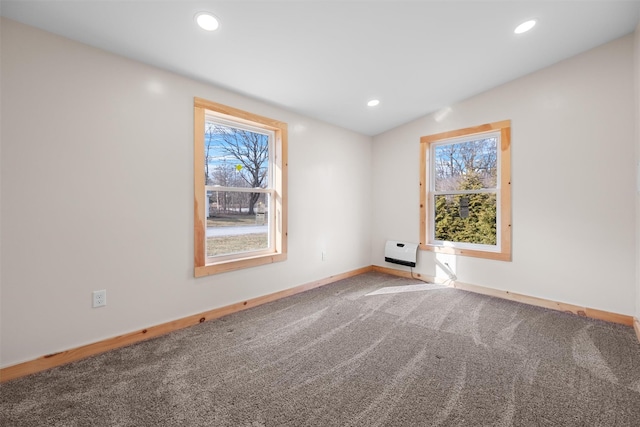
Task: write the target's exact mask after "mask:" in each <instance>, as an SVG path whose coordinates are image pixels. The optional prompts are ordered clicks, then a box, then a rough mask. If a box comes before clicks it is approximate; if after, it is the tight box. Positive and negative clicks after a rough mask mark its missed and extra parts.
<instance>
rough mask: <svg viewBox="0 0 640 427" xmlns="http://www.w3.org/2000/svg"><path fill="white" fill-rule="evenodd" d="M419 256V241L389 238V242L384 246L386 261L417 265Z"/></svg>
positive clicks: (410, 265)
mask: <svg viewBox="0 0 640 427" xmlns="http://www.w3.org/2000/svg"><path fill="white" fill-rule="evenodd" d="M417 256H418V244H417V243H407V242H396V241H394V240H387V243H386V245H385V247H384V260H385V261H386V262H392V263H394V264H400V265H407V266H409V267H415V266H416V259H417Z"/></svg>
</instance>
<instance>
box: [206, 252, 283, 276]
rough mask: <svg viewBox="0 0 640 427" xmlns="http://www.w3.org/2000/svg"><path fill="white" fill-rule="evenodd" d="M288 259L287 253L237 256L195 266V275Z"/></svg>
mask: <svg viewBox="0 0 640 427" xmlns="http://www.w3.org/2000/svg"><path fill="white" fill-rule="evenodd" d="M286 259H287V254H286V253H275V254H274V253H272V254H267V255H254V256H247V257H243V258H240V257H238V258H235V259H233V260H228V261H219V262H216V263H212V264H207V265H204V266H201V267H195V269H194V276H195V277H204V276H209V275H212V274H219V273H226V272H229V271H234V270H240V269H243V268H248V267H255V266H258V265H265V264H273V263H274V262H281V261H285V260H286Z"/></svg>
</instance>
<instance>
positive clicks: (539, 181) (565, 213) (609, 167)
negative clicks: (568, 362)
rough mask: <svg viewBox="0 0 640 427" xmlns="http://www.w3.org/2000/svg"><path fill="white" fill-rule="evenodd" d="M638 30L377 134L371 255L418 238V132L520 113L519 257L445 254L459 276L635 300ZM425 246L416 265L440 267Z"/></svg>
mask: <svg viewBox="0 0 640 427" xmlns="http://www.w3.org/2000/svg"><path fill="white" fill-rule="evenodd" d="M633 72H634V70H633V37H632V36H627V37H624V38H622V39H618V40H616V41H613V42H611V43H609V44H606V45H604V46H601V47H598V48H596V49H593V50H591V51H588V52H586V53H583V54H581V55H579V56H576V57H573V58H571V59H568V60H566V61H563V62H561V63H558V64H556V65H553V66H551V67H549V68H546V69H543V70H540V71H538V72H536V73H533V74H530V75H528V76H525V77H523V78H520V79H518V80H515V81H512V82H510V83H508V84H505V85H503V86H501V87H498V88H495V89H493V90H490V91H488V92H485V93H482V94H480V95H478V96H475V97H473V98H471V99H468V100H466V101H463V102H460V103H459V104H456V105H453V106H451V112H450V113H449V114H448V115H446V117H444V118H441V121H440V122H438V121H437V120H436V117H437V115H436V114H432V115H428V116H426V117H423V118H420V119H418V120H415V121H413V122H411V123H408V124H406V125H403V126H401V127H399V128H396V129H394V130H391V131H389V132H387V133H384V134H381V135H378V136H376V137H374V149H373V188H374V194H373V200H374V205H375V209H374V216H373V228H372V230H373V234H372V261H373V263H374V264H376V265H388V266H391V265H390V264H386V263H385V262H384V257H383V247H384V241H385V240H386V239H400V240H407V241H413V242H417V241H418V240H419V190H418V182H419V176H418V168H419V161H418V153H419V138H420V136H423V135H430V134H434V133H438V132H443V131H447V130H453V129H459V128H465V127H469V126H473V125H479V124H483V123H489V122H493V121H498V120H505V119H510V120H511V125H512V199H513V261H512V262H502V261H490V260H484V259H479V258H470V257H453V256H451V257H442V256H440V257H441V258H443V259H446V260H447V261H448V262H449V264H450V265H451V266H452V267H454V269H455V271H456V274H457V276H458V280H459V281H461V282H464V283H471V284H475V285H481V286H486V287H491V288H495V289H501V290H508V291H511V292H516V293H521V294H527V295H532V296H537V297H542V298H547V299H551V300H556V301H562V302H567V303H573V304H577V305H583V306H587V307H592V308H598V309H602V310H607V311H611V312H616V313H621V314H627V315H631V314H633V313H634V311H635V307H634V305H635V303H634V301H635V294H636V289H635V288H636V284H635V264H636V260H637V257H636V247H635V233H634V230H635V221H636V219H635V217H636V215H635V196H634V194H635V149H636V147H635V142H634V139H635V137H634V132H635V128H634V126H635V125H634V121H635V120H636V116H635V113H634V108H635V105H634V95H633V90H632V88H633ZM435 258H436V256H435V254H433V253H431V252H421V253H420V256H419V260H418V266H417V268H416V271H418V272H420V273H424V274H427V275H436V274H437V275H438V276H442V277H444V275H443V274H442V272H441V271H439V270H438V271H436V268H435Z"/></svg>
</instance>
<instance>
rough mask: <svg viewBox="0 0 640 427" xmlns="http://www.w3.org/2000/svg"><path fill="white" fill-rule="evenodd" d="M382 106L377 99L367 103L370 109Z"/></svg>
mask: <svg viewBox="0 0 640 427" xmlns="http://www.w3.org/2000/svg"><path fill="white" fill-rule="evenodd" d="M378 104H380V101H379V100H377V99H372V100H371V101H369V102H367V105H368V106H369V107H375V106H376V105H378Z"/></svg>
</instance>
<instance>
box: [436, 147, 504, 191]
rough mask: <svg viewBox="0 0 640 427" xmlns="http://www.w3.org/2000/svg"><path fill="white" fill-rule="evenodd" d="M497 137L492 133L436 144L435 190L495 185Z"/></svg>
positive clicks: (471, 188) (493, 186)
mask: <svg viewBox="0 0 640 427" xmlns="http://www.w3.org/2000/svg"><path fill="white" fill-rule="evenodd" d="M497 142H498V138H496V137H491V138H485V139H479V140H474V141H465V142H459V143H453V144H438V145H436V146H435V147H434V169H435V170H434V178H435V187H434V188H435V190H436V191H453V190H475V189H480V188H495V187H496V183H497V177H498V167H497V149H496V147H497Z"/></svg>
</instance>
